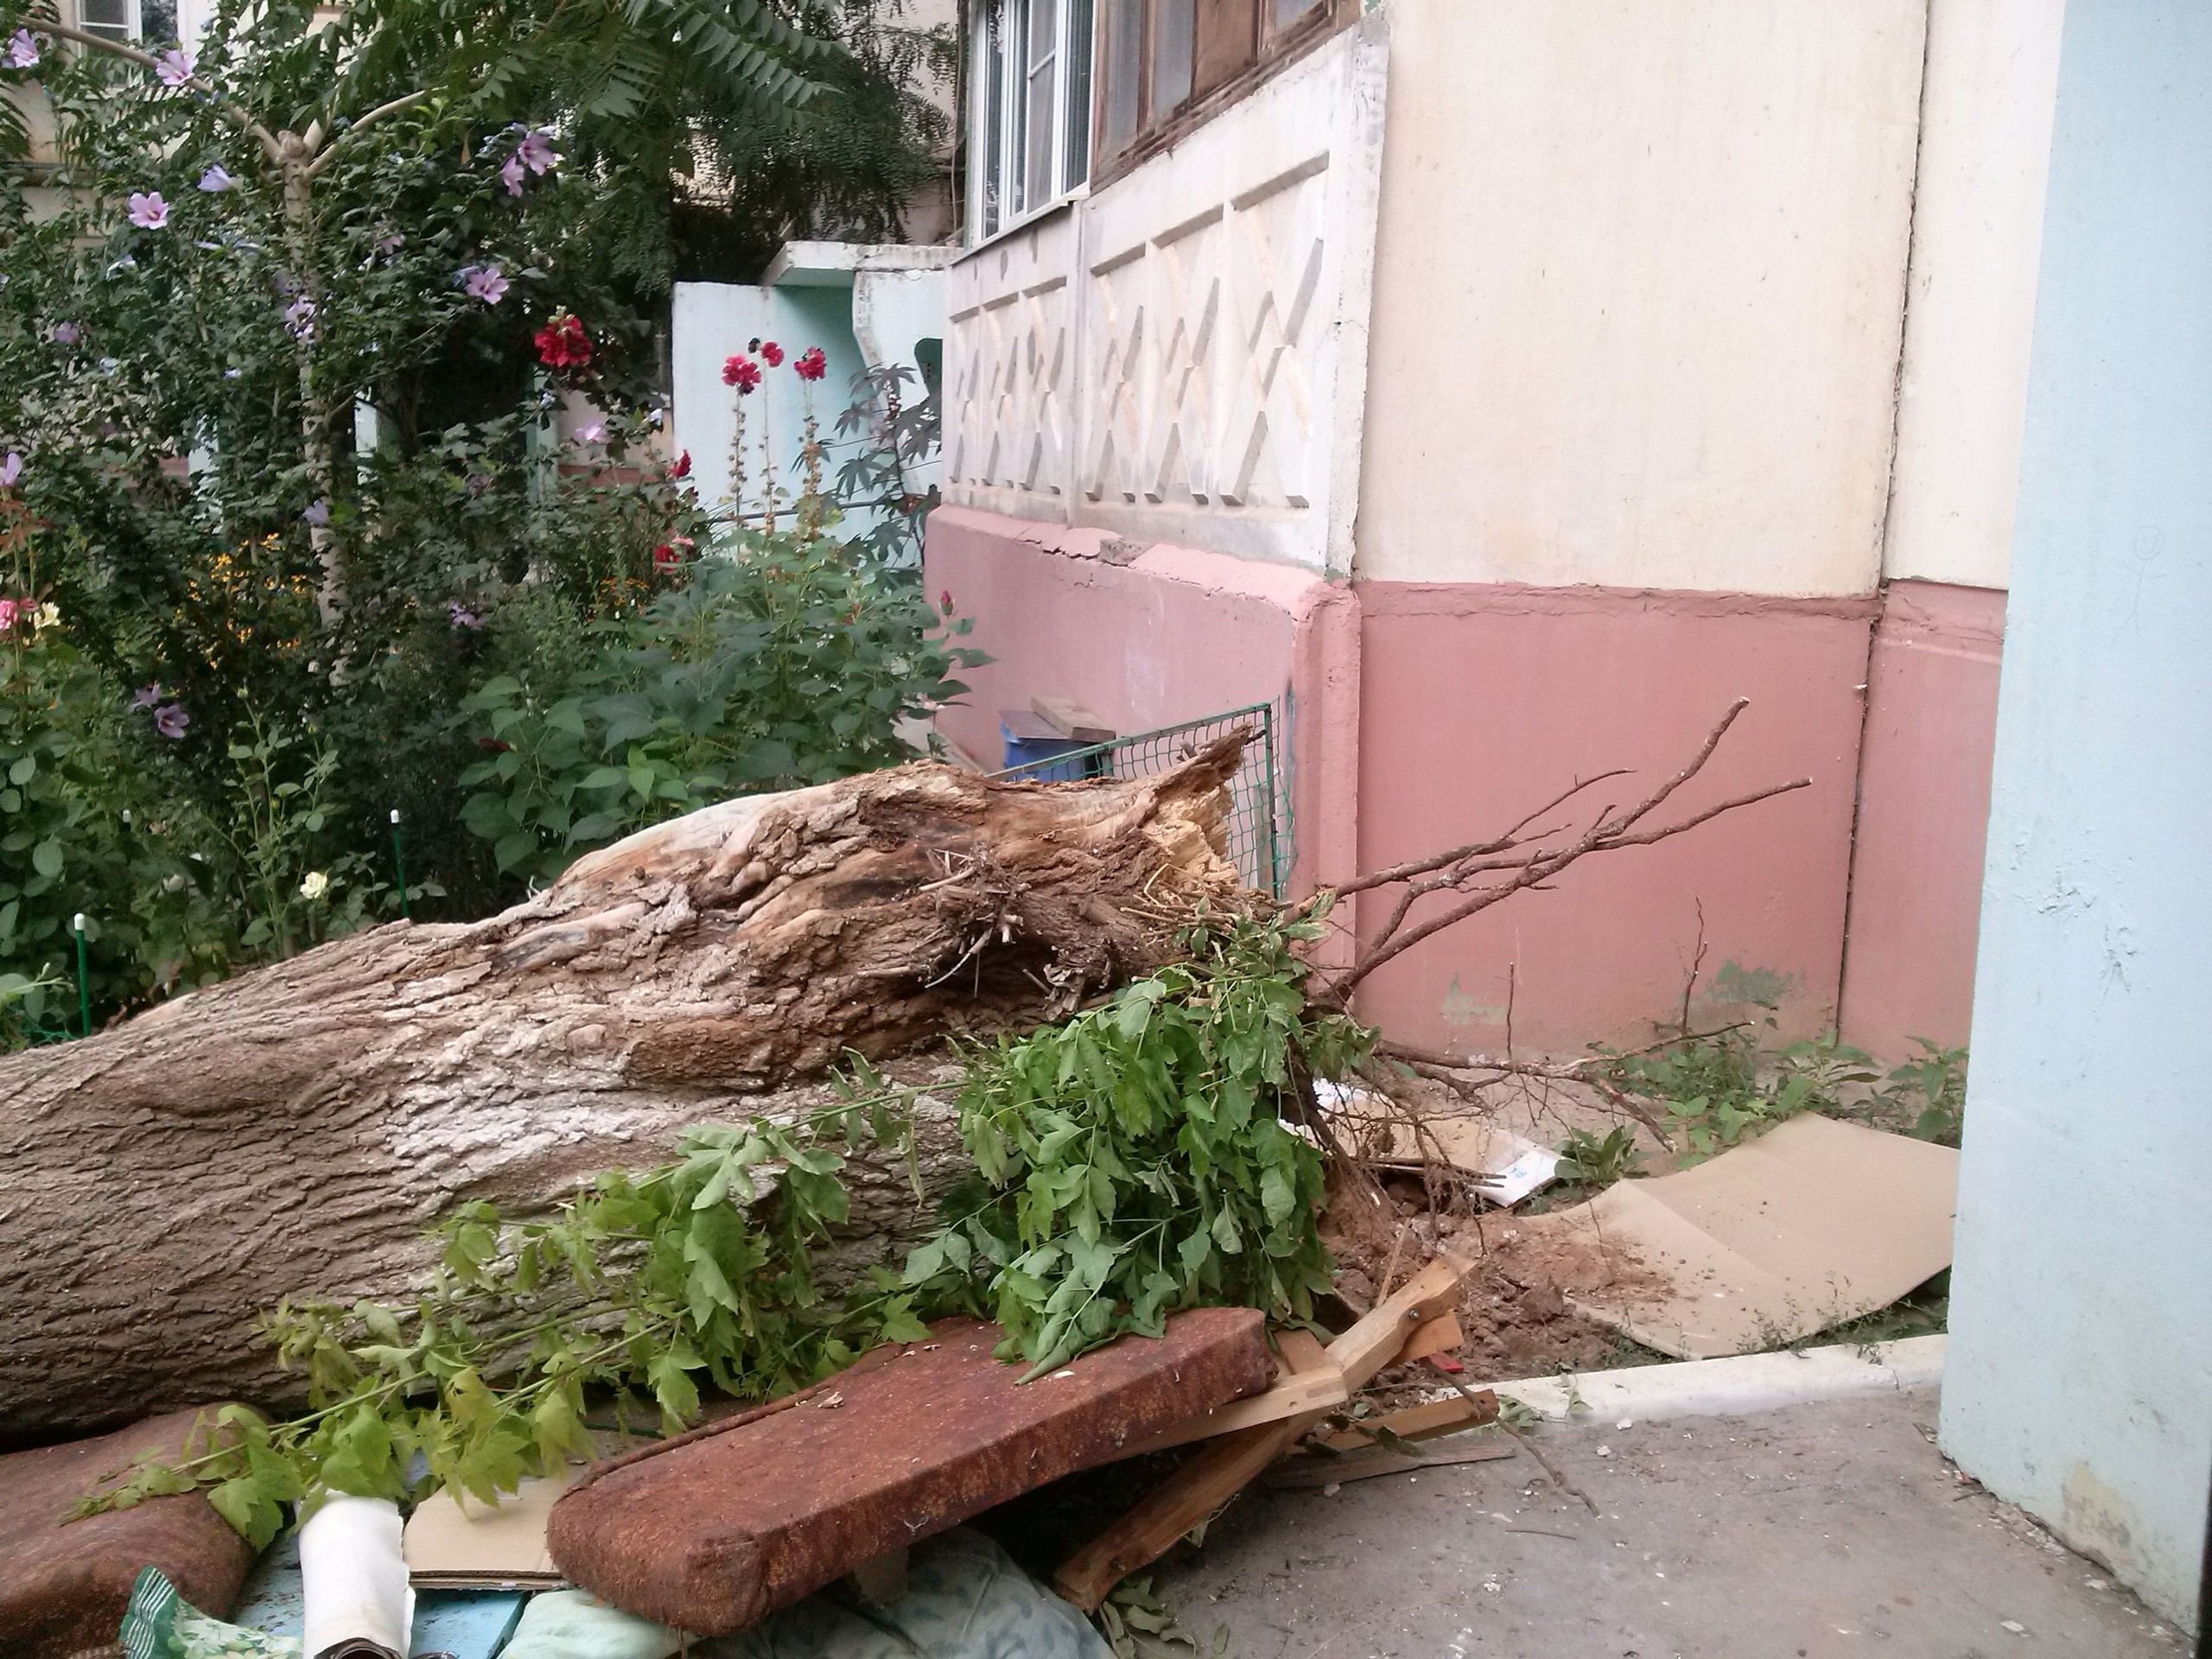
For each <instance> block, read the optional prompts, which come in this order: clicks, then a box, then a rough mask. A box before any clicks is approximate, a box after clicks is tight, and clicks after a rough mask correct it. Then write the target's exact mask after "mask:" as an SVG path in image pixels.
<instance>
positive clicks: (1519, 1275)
mask: <svg viewBox="0 0 2212 1659" xmlns="http://www.w3.org/2000/svg"><path fill="white" fill-rule="evenodd" d="M1321 1236H1322V1238H1323V1239H1324V1241H1325V1242H1326V1243H1327V1244H1328V1246H1329V1249H1330V1250H1331V1252H1332V1254H1333V1255H1335V1256H1336V1258H1337V1292H1338V1299H1339V1300H1341V1301H1343V1303H1344V1306H1345V1309H1346V1311H1347V1312H1349V1313H1353V1314H1357V1313H1361V1312H1363V1311H1364V1310H1365V1309H1366V1308H1368V1307H1370V1306H1373V1304H1374V1303H1375V1302H1376V1301H1378V1300H1381V1299H1382V1297H1383V1295H1386V1294H1388V1288H1386V1286H1387V1287H1397V1286H1399V1285H1402V1284H1404V1283H1405V1281H1407V1280H1408V1278H1410V1277H1411V1276H1412V1275H1413V1274H1414V1273H1415V1272H1416V1271H1418V1270H1419V1269H1420V1268H1421V1266H1422V1265H1423V1264H1424V1263H1426V1262H1428V1261H1429V1260H1431V1259H1432V1258H1433V1256H1434V1255H1436V1254H1437V1251H1438V1249H1440V1248H1441V1249H1449V1250H1450V1251H1451V1252H1452V1254H1453V1255H1459V1256H1463V1257H1465V1258H1466V1259H1468V1260H1471V1261H1472V1262H1475V1263H1476V1264H1477V1266H1476V1271H1475V1273H1474V1274H1473V1276H1472V1277H1471V1279H1470V1280H1469V1281H1468V1283H1467V1286H1466V1288H1465V1291H1464V1292H1463V1293H1462V1294H1461V1296H1460V1299H1459V1328H1460V1330H1461V1332H1463V1333H1464V1336H1465V1341H1464V1342H1463V1343H1462V1344H1461V1345H1460V1346H1459V1349H1458V1350H1457V1351H1455V1356H1454V1357H1457V1358H1458V1359H1459V1363H1461V1364H1462V1365H1463V1366H1465V1370H1464V1371H1463V1372H1462V1373H1460V1375H1459V1381H1461V1382H1463V1383H1484V1382H1493V1381H1499V1380H1503V1379H1504V1378H1508V1377H1522V1376H1552V1375H1554V1374H1555V1373H1557V1372H1560V1371H1567V1370H1600V1369H1603V1368H1605V1367H1607V1366H1614V1365H1623V1364H1640V1363H1648V1362H1649V1361H1652V1360H1656V1359H1659V1358H1662V1356H1661V1355H1657V1354H1653V1353H1650V1352H1649V1351H1646V1350H1644V1349H1643V1348H1640V1347H1638V1346H1637V1344H1634V1343H1631V1342H1630V1341H1628V1340H1627V1339H1626V1338H1624V1337H1622V1336H1621V1335H1620V1334H1619V1333H1618V1332H1614V1331H1612V1330H1610V1329H1608V1328H1607V1327H1605V1326H1604V1325H1599V1324H1598V1323H1597V1322H1596V1321H1594V1320H1592V1319H1585V1318H1584V1317H1583V1316H1582V1315H1581V1314H1580V1313H1576V1312H1575V1311H1574V1310H1573V1308H1572V1307H1570V1306H1567V1298H1568V1297H1569V1296H1572V1295H1576V1294H1586V1293H1589V1292H1592V1291H1596V1290H1599V1289H1609V1290H1615V1291H1618V1290H1621V1289H1629V1290H1643V1289H1657V1288H1659V1287H1661V1286H1662V1284H1663V1281H1662V1280H1661V1278H1660V1277H1659V1275H1658V1274H1656V1273H1653V1272H1652V1271H1651V1270H1650V1269H1649V1268H1646V1267H1644V1266H1643V1263H1642V1262H1639V1261H1638V1260H1637V1257H1636V1255H1634V1253H1633V1252H1631V1251H1630V1250H1629V1249H1626V1248H1624V1246H1622V1245H1619V1244H1617V1243H1612V1242H1611V1241H1610V1240H1608V1239H1606V1238H1605V1237H1604V1236H1602V1235H1601V1234H1600V1232H1599V1227H1598V1224H1597V1222H1596V1220H1595V1218H1594V1217H1592V1214H1591V1211H1590V1206H1589V1205H1586V1204H1578V1205H1573V1206H1571V1207H1569V1208H1567V1209H1561V1210H1555V1211H1550V1212H1549V1213H1548V1214H1544V1215H1535V1216H1528V1215H1518V1214H1516V1213H1514V1212H1513V1211H1504V1210H1492V1211H1484V1212H1478V1213H1473V1214H1459V1215H1453V1214H1448V1213H1447V1214H1444V1215H1438V1214H1437V1213H1435V1211H1433V1210H1431V1209H1430V1208H1429V1207H1428V1206H1427V1198H1426V1195H1425V1194H1424V1193H1423V1192H1422V1190H1421V1185H1420V1184H1419V1183H1418V1182H1416V1181H1412V1180H1403V1179H1392V1180H1390V1181H1389V1182H1388V1183H1387V1184H1383V1185H1374V1184H1370V1183H1368V1182H1366V1181H1364V1180H1363V1179H1362V1178H1361V1177H1360V1176H1359V1175H1357V1173H1352V1174H1340V1175H1337V1176H1334V1177H1332V1181H1331V1186H1330V1193H1329V1204H1328V1209H1327V1211H1326V1212H1325V1214H1324V1215H1323V1217H1322V1219H1321ZM1394 1255H1395V1267H1394V1266H1393V1257H1394ZM1442 1382H1443V1378H1442V1377H1441V1376H1439V1375H1438V1374H1437V1373H1436V1371H1435V1370H1433V1369H1432V1368H1431V1367H1429V1366H1427V1364H1426V1363H1421V1364H1416V1365H1410V1366H1392V1367H1390V1368H1389V1369H1388V1370H1384V1371H1383V1373H1382V1374H1381V1375H1380V1376H1377V1378H1376V1385H1375V1389H1374V1392H1376V1393H1377V1394H1378V1395H1380V1396H1381V1398H1382V1399H1383V1402H1385V1403H1395V1396H1396V1395H1403V1394H1406V1393H1408V1391H1409V1390H1412V1389H1419V1390H1421V1392H1423V1393H1425V1394H1433V1393H1434V1392H1435V1390H1436V1389H1437V1387H1438V1385H1439V1384H1440V1383H1442Z"/></svg>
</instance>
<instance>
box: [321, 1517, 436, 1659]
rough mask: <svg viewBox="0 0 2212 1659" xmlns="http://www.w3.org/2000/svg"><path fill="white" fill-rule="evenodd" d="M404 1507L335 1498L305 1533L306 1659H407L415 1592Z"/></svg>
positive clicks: (413, 1616)
mask: <svg viewBox="0 0 2212 1659" xmlns="http://www.w3.org/2000/svg"><path fill="white" fill-rule="evenodd" d="M399 1536H400V1526H399V1506H398V1505H397V1504H396V1503H393V1502H392V1501H391V1499H390V1498H388V1497H347V1496H346V1495H344V1494H342V1493H336V1494H333V1495H332V1496H331V1497H328V1498H326V1499H325V1500H324V1501H323V1503H322V1506H321V1508H320V1509H318V1510H315V1513H314V1514H313V1515H311V1516H308V1522H307V1524H306V1525H305V1526H303V1527H302V1528H301V1529H300V1592H301V1599H302V1601H303V1602H304V1604H305V1606H304V1610H303V1611H304V1613H305V1620H304V1629H303V1630H302V1638H301V1642H300V1649H301V1651H302V1653H303V1654H305V1655H306V1656H307V1659H407V1655H408V1647H409V1643H408V1632H409V1630H410V1629H411V1628H412V1626H413V1625H414V1623H415V1592H414V1590H413V1589H412V1588H411V1587H410V1586H409V1584H408V1582H407V1562H406V1560H405V1558H404V1557H403V1556H402V1555H401V1554H400V1551H399Z"/></svg>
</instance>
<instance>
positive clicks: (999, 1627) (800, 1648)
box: [501, 1527, 1113, 1659]
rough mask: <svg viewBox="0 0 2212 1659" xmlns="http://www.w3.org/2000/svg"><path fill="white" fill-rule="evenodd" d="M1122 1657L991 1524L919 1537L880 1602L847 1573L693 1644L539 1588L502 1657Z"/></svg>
mask: <svg viewBox="0 0 2212 1659" xmlns="http://www.w3.org/2000/svg"><path fill="white" fill-rule="evenodd" d="M679 1649H684V1650H687V1651H688V1652H689V1653H690V1655H692V1656H694V1659H1112V1652H1113V1650H1112V1649H1110V1648H1109V1647H1108V1646H1107V1645H1106V1643H1105V1642H1104V1640H1103V1638H1102V1637H1100V1636H1099V1634H1098V1632H1097V1631H1096V1630H1093V1629H1091V1627H1090V1623H1089V1622H1088V1621H1087V1620H1086V1619H1084V1616H1083V1615H1082V1614H1081V1613H1079V1612H1077V1611H1076V1610H1075V1609H1074V1608H1072V1607H1071V1606H1070V1605H1068V1604H1067V1603H1066V1602H1065V1601H1062V1600H1061V1599H1059V1598H1058V1596H1056V1595H1054V1594H1052V1592H1050V1591H1049V1590H1047V1589H1046V1588H1045V1586H1042V1585H1040V1584H1039V1583H1038V1582H1037V1581H1036V1580H1034V1579H1033V1578H1031V1577H1030V1576H1029V1575H1028V1574H1027V1573H1024V1572H1023V1571H1022V1570H1021V1569H1020V1567H1016V1566H1015V1565H1014V1562H1013V1561H1012V1560H1010V1559H1008V1557H1007V1554H1006V1552H1005V1551H1004V1550H1002V1549H1001V1548H999V1547H998V1546H997V1545H996V1544H995V1543H993V1542H992V1541H990V1540H989V1539H988V1538H986V1537H984V1536H983V1535H982V1534H981V1533H977V1532H971V1531H969V1530H968V1529H966V1528H964V1527H963V1528H957V1529H954V1530H953V1531H950V1532H946V1533H941V1534H939V1535H938V1536H937V1537H935V1538H932V1539H931V1540H930V1541H928V1542H927V1543H925V1544H920V1545H918V1546H916V1548H915V1549H914V1552H913V1555H912V1559H911V1560H910V1561H909V1563H908V1566H907V1569H906V1594H905V1595H903V1596H901V1597H899V1599H897V1600H896V1601H892V1602H887V1603H883V1604H880V1605H879V1604H877V1603H875V1602H872V1601H870V1600H868V1599H867V1598H865V1597H864V1596H862V1595H861V1594H860V1593H859V1592H857V1591H856V1590H855V1589H853V1588H852V1587H851V1586H850V1585H849V1583H845V1582H841V1583H839V1584H836V1585H833V1586H830V1587H829V1588H828V1589H826V1590H823V1591H819V1592H817V1593H816V1594H814V1595H812V1596H810V1597H808V1598H807V1599H805V1600H804V1601H802V1602H800V1603H798V1605H795V1606H791V1607H786V1608H785V1609H784V1610H783V1611H781V1612H779V1613H773V1614H771V1615H770V1616H769V1617H768V1618H766V1619H765V1620H764V1621H762V1622H761V1623H760V1624H756V1625H754V1626H753V1628H752V1629H751V1630H744V1631H741V1632H740V1633H739V1634H737V1635H735V1636H726V1637H716V1638H715V1639H713V1640H711V1641H707V1642H698V1641H693V1642H691V1643H689V1644H688V1649H687V1647H686V1643H684V1640H683V1637H682V1636H681V1635H680V1634H679V1633H678V1632H677V1631H675V1630H669V1629H667V1628H665V1627H664V1626H662V1625H659V1624H653V1623H652V1621H651V1620H649V1619H643V1618H638V1617H636V1616H635V1615H634V1614H631V1613H625V1612H621V1611H618V1610H616V1609H614V1608H612V1607H608V1606H607V1605H604V1604H602V1603H601V1602H599V1601H596V1600H594V1599H593V1598H592V1597H591V1595H590V1594H588V1592H585V1591H582V1590H555V1591H549V1592H545V1593H543V1594H541V1595H537V1596H533V1597H532V1598H531V1603H530V1605H529V1606H528V1607H527V1608H526V1609H524V1612H523V1616H522V1623H521V1624H519V1625H518V1627H517V1628H516V1630H515V1633H514V1637H513V1638H512V1640H511V1641H510V1642H509V1643H507V1646H506V1649H505V1653H504V1654H503V1655H502V1656H501V1659H670V1656H671V1655H673V1654H675V1653H677V1651H678V1650H679Z"/></svg>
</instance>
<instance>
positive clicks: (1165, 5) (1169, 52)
mask: <svg viewBox="0 0 2212 1659" xmlns="http://www.w3.org/2000/svg"><path fill="white" fill-rule="evenodd" d="M1196 23H1197V15H1196V5H1195V0H1154V11H1153V30H1152V118H1153V119H1154V121H1157V120H1159V119H1160V118H1161V117H1163V116H1165V115H1166V113H1167V112H1168V111H1170V110H1172V109H1173V108H1174V107H1175V106H1176V105H1179V104H1180V103H1182V102H1183V101H1184V99H1187V98H1189V97H1190V95H1191V49H1192V45H1193V43H1194V41H1195V30H1196Z"/></svg>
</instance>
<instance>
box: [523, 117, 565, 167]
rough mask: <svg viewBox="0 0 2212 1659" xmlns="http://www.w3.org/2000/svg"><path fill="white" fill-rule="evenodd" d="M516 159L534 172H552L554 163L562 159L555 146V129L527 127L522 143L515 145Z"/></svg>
mask: <svg viewBox="0 0 2212 1659" xmlns="http://www.w3.org/2000/svg"><path fill="white" fill-rule="evenodd" d="M515 159H516V160H517V161H518V162H521V163H522V164H523V165H524V167H526V168H529V169H530V170H531V172H533V173H550V172H551V171H552V170H553V164H554V163H555V162H557V161H559V160H560V159H561V157H560V156H559V154H558V153H557V152H556V151H555V149H554V148H553V129H552V128H550V127H526V128H524V130H523V135H522V143H519V144H518V145H516V146H515Z"/></svg>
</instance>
